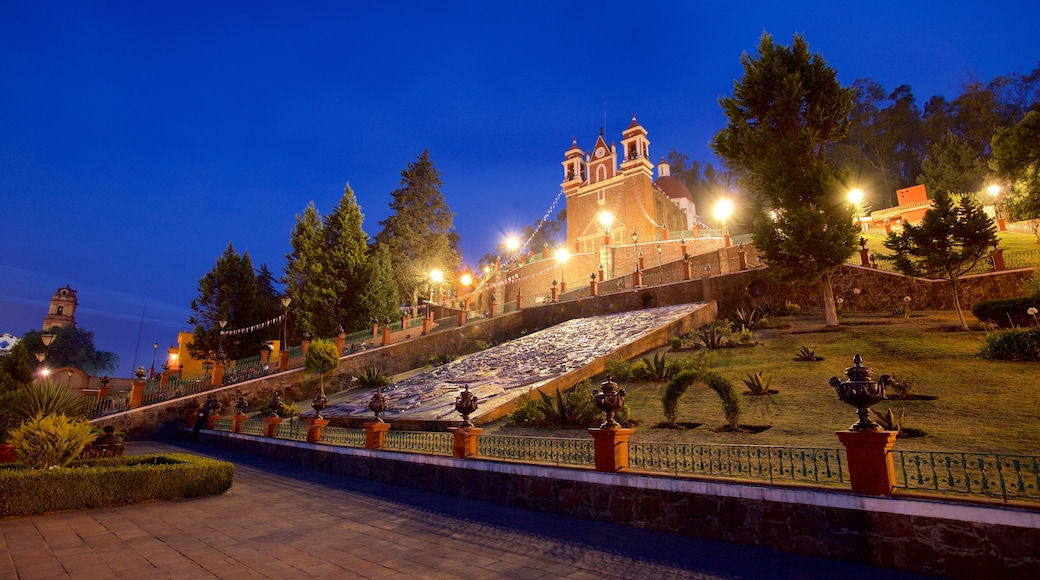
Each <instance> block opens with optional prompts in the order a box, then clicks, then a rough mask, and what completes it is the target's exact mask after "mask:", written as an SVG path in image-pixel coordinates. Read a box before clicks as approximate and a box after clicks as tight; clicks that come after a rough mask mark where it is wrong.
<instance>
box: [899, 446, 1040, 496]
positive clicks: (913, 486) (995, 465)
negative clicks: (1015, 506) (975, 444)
mask: <svg viewBox="0 0 1040 580" xmlns="http://www.w3.org/2000/svg"><path fill="white" fill-rule="evenodd" d="M892 461H893V463H894V464H895V468H896V488H898V489H906V490H914V491H934V492H940V493H964V494H972V495H986V496H998V497H1002V498H1004V500H1008V499H1040V457H1035V456H1029V455H1000V454H992V453H957V452H942V451H898V450H895V451H892Z"/></svg>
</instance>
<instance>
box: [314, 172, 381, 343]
mask: <svg viewBox="0 0 1040 580" xmlns="http://www.w3.org/2000/svg"><path fill="white" fill-rule="evenodd" d="M364 219H365V218H364V216H363V215H362V214H361V207H360V206H359V205H358V203H357V198H356V197H355V196H354V191H353V190H351V189H350V184H347V185H346V186H345V187H344V189H343V198H342V199H340V202H339V204H337V205H336V207H334V208H333V210H332V213H330V214H329V215H327V216H326V217H325V227H324V235H325V248H324V254H325V255H324V261H325V264H326V267H327V272H328V273H329V282H330V283H331V284H332V287H333V292H334V293H335V297H336V300H335V302H334V303H333V304H330V305H329V309H328V310H326V311H325V313H324V314H325V316H324V317H323V318H321V319H318V320H316V321H315V322H316V328H315V330H316V331H317V332H318V335H319V336H332V335H333V334H334V332H335V330H336V328H337V327H338V326H340V325H343V327H344V328H351V329H358V330H360V329H361V328H365V327H366V326H367V325H368V317H367V316H366V312H365V311H364V310H363V309H362V307H361V304H360V302H359V300H358V296H359V294H360V293H361V291H362V289H363V288H364V286H365V262H366V251H367V248H368V234H366V233H365V230H363V229H362V227H361V225H362V222H363V221H364Z"/></svg>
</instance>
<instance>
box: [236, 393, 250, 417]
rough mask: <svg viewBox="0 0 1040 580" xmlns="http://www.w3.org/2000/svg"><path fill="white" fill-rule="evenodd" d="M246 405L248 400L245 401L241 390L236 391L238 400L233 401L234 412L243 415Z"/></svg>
mask: <svg viewBox="0 0 1040 580" xmlns="http://www.w3.org/2000/svg"><path fill="white" fill-rule="evenodd" d="M248 406H249V402H248V401H246V396H245V395H243V394H242V393H241V392H239V393H238V400H237V401H235V414H236V415H245V414H246V407H248Z"/></svg>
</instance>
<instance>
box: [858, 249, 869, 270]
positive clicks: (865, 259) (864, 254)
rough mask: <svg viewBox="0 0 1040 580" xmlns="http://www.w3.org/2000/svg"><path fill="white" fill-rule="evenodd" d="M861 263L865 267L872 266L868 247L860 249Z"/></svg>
mask: <svg viewBox="0 0 1040 580" xmlns="http://www.w3.org/2000/svg"><path fill="white" fill-rule="evenodd" d="M859 265H860V266H863V267H869V266H870V250H868V249H866V248H860V250H859Z"/></svg>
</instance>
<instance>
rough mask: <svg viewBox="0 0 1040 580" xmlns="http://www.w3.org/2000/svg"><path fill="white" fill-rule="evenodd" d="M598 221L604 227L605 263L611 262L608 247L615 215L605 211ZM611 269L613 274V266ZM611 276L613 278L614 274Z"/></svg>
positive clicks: (600, 214)
mask: <svg viewBox="0 0 1040 580" xmlns="http://www.w3.org/2000/svg"><path fill="white" fill-rule="evenodd" d="M597 220H598V221H599V225H601V226H603V261H604V262H609V260H610V256H609V252H608V251H607V246H609V245H610V228H612V227H614V214H612V213H610V212H609V211H606V210H603V211H601V212H599V216H598V217H597ZM610 269H611V272H613V270H614V265H613V264H610ZM611 276H612V277H613V274H611Z"/></svg>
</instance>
